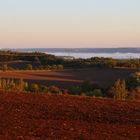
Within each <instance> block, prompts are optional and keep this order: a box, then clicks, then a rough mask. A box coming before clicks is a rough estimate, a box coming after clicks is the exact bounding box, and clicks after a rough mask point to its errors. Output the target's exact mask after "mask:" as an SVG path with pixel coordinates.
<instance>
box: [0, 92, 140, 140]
mask: <svg viewBox="0 0 140 140" xmlns="http://www.w3.org/2000/svg"><path fill="white" fill-rule="evenodd" d="M12 139H13V140H16V139H19V140H24V139H25V140H96V139H97V140H126V139H132V140H135V139H136V140H138V139H140V103H139V102H129V101H128V102H124V101H113V100H110V99H97V98H89V97H79V96H53V95H52V96H49V95H39V94H14V93H4V94H0V140H12Z"/></svg>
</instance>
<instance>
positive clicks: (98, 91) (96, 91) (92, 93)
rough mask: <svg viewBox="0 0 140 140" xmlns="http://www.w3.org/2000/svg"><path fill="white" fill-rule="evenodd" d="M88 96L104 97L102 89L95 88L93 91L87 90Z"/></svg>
mask: <svg viewBox="0 0 140 140" xmlns="http://www.w3.org/2000/svg"><path fill="white" fill-rule="evenodd" d="M86 95H87V96H95V97H103V96H104V95H103V93H102V91H101V89H94V90H93V91H90V92H87V93H86Z"/></svg>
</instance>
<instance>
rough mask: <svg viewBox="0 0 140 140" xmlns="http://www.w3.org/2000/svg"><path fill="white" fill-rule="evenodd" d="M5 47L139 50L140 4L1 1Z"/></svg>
mask: <svg viewBox="0 0 140 140" xmlns="http://www.w3.org/2000/svg"><path fill="white" fill-rule="evenodd" d="M6 47H7V48H39V47H40V48H52V47H54V48H57V47H61V48H62V47H65V48H67V47H68V48H74V47H75V48H78V47H88V48H90V47H93V48H98V47H101V48H102V47H140V0H1V1H0V48H6Z"/></svg>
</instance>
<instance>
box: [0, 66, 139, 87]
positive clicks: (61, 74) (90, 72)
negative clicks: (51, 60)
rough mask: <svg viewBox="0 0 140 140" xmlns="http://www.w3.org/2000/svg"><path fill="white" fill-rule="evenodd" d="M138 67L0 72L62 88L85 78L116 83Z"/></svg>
mask: <svg viewBox="0 0 140 140" xmlns="http://www.w3.org/2000/svg"><path fill="white" fill-rule="evenodd" d="M135 71H137V70H136V69H121V68H116V69H105V68H104V69H101V68H92V69H79V70H63V71H13V72H0V76H1V77H8V78H23V79H25V80H28V81H30V82H37V83H41V84H45V85H57V86H59V87H61V88H69V87H71V86H73V85H74V86H75V84H80V83H81V82H82V81H83V80H91V81H93V83H95V84H98V85H100V86H103V87H108V86H111V85H112V84H114V82H115V81H116V80H117V79H118V78H126V77H128V75H129V74H131V73H133V72H135Z"/></svg>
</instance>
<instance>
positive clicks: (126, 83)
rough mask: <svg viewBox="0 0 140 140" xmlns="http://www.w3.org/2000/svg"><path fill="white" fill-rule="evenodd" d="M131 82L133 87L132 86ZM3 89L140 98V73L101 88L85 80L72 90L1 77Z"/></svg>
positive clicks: (118, 98)
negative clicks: (108, 86)
mask: <svg viewBox="0 0 140 140" xmlns="http://www.w3.org/2000/svg"><path fill="white" fill-rule="evenodd" d="M130 84H131V88H130ZM0 90H1V91H4V92H6V91H13V92H18V93H20V92H21V93H23V92H25V93H43V94H55V95H62V94H71V95H81V96H90V97H106V98H113V99H115V100H134V99H137V100H138V99H140V74H139V73H135V74H131V75H130V76H129V77H128V78H127V80H124V79H123V80H121V79H118V80H117V81H116V82H115V83H114V85H113V86H111V87H110V88H100V86H98V85H96V84H93V83H92V81H84V82H83V83H82V84H81V85H79V86H72V87H71V88H70V90H67V89H61V88H59V87H56V86H45V85H40V84H37V83H31V82H25V81H24V80H23V79H9V78H1V79H0Z"/></svg>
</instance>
